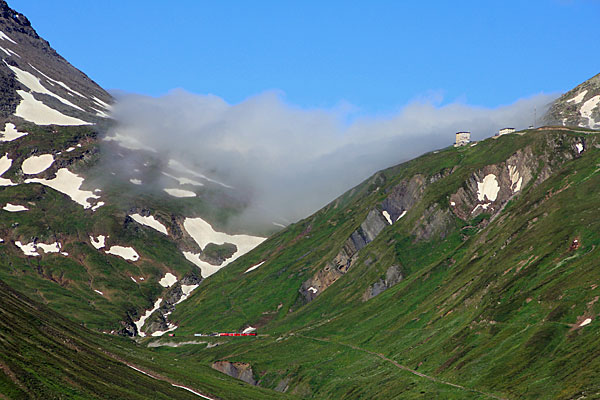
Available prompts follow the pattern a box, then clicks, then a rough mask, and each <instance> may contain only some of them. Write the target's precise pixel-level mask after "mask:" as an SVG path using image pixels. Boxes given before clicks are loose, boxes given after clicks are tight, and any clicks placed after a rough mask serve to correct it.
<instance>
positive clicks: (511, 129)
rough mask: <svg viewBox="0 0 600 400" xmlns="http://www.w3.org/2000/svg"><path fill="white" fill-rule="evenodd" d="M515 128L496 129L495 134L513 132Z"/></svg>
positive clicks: (500, 134)
mask: <svg viewBox="0 0 600 400" xmlns="http://www.w3.org/2000/svg"><path fill="white" fill-rule="evenodd" d="M515 130H516V129H515V128H502V129H500V130H499V131H498V134H497V136H502V135H508V134H509V133H513V132H514V131H515Z"/></svg>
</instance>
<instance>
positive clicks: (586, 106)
mask: <svg viewBox="0 0 600 400" xmlns="http://www.w3.org/2000/svg"><path fill="white" fill-rule="evenodd" d="M598 103H600V95H598V96H594V97H592V98H591V99H589V100H588V101H586V102H585V103H583V105H582V106H581V108H580V109H579V114H581V116H582V117H583V118H587V119H588V121H589V123H588V125H589V127H590V128H593V127H594V125H596V121H594V119H593V118H592V111H593V110H594V109H595V108H596V107H597V106H598Z"/></svg>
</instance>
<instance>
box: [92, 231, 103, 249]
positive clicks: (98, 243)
mask: <svg viewBox="0 0 600 400" xmlns="http://www.w3.org/2000/svg"><path fill="white" fill-rule="evenodd" d="M105 239H106V236H104V235H98V237H97V238H95V239H94V237H93V236H90V242H91V243H92V246H94V247H95V248H96V249H97V250H99V249H101V248H103V247H104V246H105V245H106V244H105Z"/></svg>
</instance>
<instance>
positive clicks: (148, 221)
mask: <svg viewBox="0 0 600 400" xmlns="http://www.w3.org/2000/svg"><path fill="white" fill-rule="evenodd" d="M130 217H131V218H132V219H133V220H134V221H135V222H137V223H138V224H142V225H146V226H149V227H150V228H152V229H154V230H157V231H159V232H160V233H163V234H165V235H168V233H167V227H166V226H164V225H163V224H161V223H160V222H159V221H157V220H156V219H155V218H154V217H153V216H149V217H143V216H141V215H140V214H132V215H130Z"/></svg>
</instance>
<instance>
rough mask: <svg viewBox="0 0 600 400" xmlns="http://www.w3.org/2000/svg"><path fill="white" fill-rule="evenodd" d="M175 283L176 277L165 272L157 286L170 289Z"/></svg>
mask: <svg viewBox="0 0 600 400" xmlns="http://www.w3.org/2000/svg"><path fill="white" fill-rule="evenodd" d="M176 282H177V277H176V276H175V275H173V274H172V273H170V272H167V273H166V274H165V276H164V277H163V278H162V279H161V280H160V281H158V284H159V285H160V286H162V287H166V288H167V287H171V286H173V285H174V284H175V283H176Z"/></svg>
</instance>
